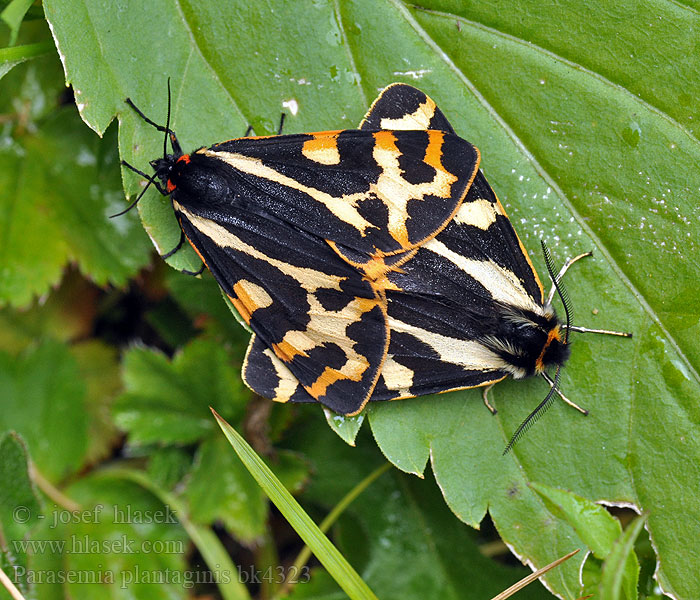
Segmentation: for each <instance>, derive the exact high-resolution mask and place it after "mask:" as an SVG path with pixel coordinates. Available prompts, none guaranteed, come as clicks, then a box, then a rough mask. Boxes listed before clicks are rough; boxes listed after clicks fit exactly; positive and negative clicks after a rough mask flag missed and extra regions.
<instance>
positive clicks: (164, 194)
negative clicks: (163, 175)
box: [121, 160, 168, 196]
mask: <svg viewBox="0 0 700 600" xmlns="http://www.w3.org/2000/svg"><path fill="white" fill-rule="evenodd" d="M121 162H122V165H123V166H125V167H126V168H127V169H129V170H130V171H133V172H134V173H137V174H138V175H141V177H143V178H144V179H147V180H148V181H150V182H151V183H152V184H153V185H154V186H155V188H156V189H157V190H158V192H160V194H161V195H162V196H167V195H168V192H166V191H165V190H164V189H163V188H162V187H161V185H160V183H158V182H157V181H156V180H155V179H154V175H146V173H144V172H143V171H141V170H140V169H137V168H136V167H134V166H133V165H130V164H129V163H128V162H126V161H125V160H123V161H121Z"/></svg>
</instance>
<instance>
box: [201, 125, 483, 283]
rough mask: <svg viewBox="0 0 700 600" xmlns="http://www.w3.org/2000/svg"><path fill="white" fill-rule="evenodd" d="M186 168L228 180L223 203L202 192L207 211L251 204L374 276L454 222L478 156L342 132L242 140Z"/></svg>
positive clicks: (441, 141) (393, 137)
mask: <svg viewBox="0 0 700 600" xmlns="http://www.w3.org/2000/svg"><path fill="white" fill-rule="evenodd" d="M189 160H190V161H191V162H193V163H196V166H197V167H198V168H200V169H203V170H205V169H209V170H211V171H216V172H218V173H221V175H222V179H224V180H225V185H224V186H223V187H224V189H225V190H228V194H227V195H226V197H222V196H223V195H222V194H221V190H219V189H217V190H207V194H206V196H205V197H212V198H213V199H214V201H215V202H214V204H216V206H215V207H211V210H213V211H216V210H217V209H220V208H223V207H226V206H228V205H229V204H230V203H232V202H244V203H248V204H251V205H255V206H256V207H257V209H258V210H260V211H263V212H265V213H266V214H268V215H270V216H271V218H274V219H279V220H281V221H284V222H285V223H287V224H288V225H289V226H290V227H291V228H296V229H300V230H302V231H305V232H307V233H310V234H312V235H314V236H318V237H320V238H323V239H325V240H327V241H328V243H329V244H330V245H331V247H333V249H334V250H335V251H336V252H337V253H338V254H340V255H341V256H342V257H343V258H344V259H345V260H346V261H348V262H350V263H351V264H353V265H354V266H356V267H358V268H360V269H362V270H363V271H365V274H366V275H367V276H368V277H369V278H376V277H378V276H381V274H382V273H383V272H384V271H385V270H386V268H385V267H384V266H383V265H384V260H385V258H386V257H391V256H393V255H395V254H397V253H403V252H405V251H407V250H410V249H412V248H415V247H417V246H419V245H420V244H422V243H424V242H425V241H426V240H427V239H429V238H431V237H433V236H434V235H435V234H436V233H437V232H438V231H439V230H440V229H442V228H443V227H444V226H445V224H446V223H447V222H449V220H450V219H451V218H452V217H453V216H454V214H455V212H456V211H457V209H458V208H459V206H460V204H461V202H462V200H463V198H464V196H465V195H466V192H467V190H468V188H469V186H470V185H471V182H472V179H473V178H474V176H475V174H476V171H477V168H478V163H479V154H478V151H477V150H476V149H475V148H474V147H473V146H472V145H471V144H469V143H468V142H465V141H464V140H462V139H461V138H459V137H457V136H456V135H453V134H450V133H447V132H442V131H435V132H433V131H430V132H428V131H399V132H392V131H373V132H370V131H358V130H347V131H335V132H322V133H315V134H300V135H285V136H272V137H268V138H240V139H236V140H231V141H228V142H223V143H221V144H216V145H214V146H212V147H211V148H201V149H199V150H197V151H196V152H194V153H192V154H191V155H189ZM222 167H223V168H222ZM214 218H218V215H215V216H214ZM387 260H388V261H389V263H390V264H391V263H392V262H393V261H391V259H390V258H388V259H387Z"/></svg>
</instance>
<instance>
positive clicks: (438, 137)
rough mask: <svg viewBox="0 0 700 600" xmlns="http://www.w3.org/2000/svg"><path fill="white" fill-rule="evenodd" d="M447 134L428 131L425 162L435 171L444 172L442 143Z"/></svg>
mask: <svg viewBox="0 0 700 600" xmlns="http://www.w3.org/2000/svg"><path fill="white" fill-rule="evenodd" d="M444 139H445V134H444V132H442V131H428V147H427V148H426V149H425V158H424V160H425V162H426V163H427V164H429V165H430V166H431V167H433V168H434V169H439V170H440V171H444V170H445V167H443V166H442V143H443V141H444Z"/></svg>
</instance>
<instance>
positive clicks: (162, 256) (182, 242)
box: [161, 229, 185, 260]
mask: <svg viewBox="0 0 700 600" xmlns="http://www.w3.org/2000/svg"><path fill="white" fill-rule="evenodd" d="M184 243H185V232H184V231H182V229H181V230H180V241H179V242H178V243H177V246H175V247H174V248H173V249H172V250H171V251H170V252H166V253H165V254H162V255H161V258H162V259H163V260H165V259H166V258H170V257H171V256H172V255H173V254H175V253H176V252H177V251H178V250H179V249H180V248H182V244H184Z"/></svg>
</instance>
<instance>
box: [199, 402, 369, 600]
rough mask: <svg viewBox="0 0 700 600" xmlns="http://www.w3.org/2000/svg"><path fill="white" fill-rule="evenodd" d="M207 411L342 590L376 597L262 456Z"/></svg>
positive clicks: (356, 597) (359, 599) (356, 598)
mask: <svg viewBox="0 0 700 600" xmlns="http://www.w3.org/2000/svg"><path fill="white" fill-rule="evenodd" d="M211 411H212V413H213V414H214V417H215V418H216V420H217V421H218V423H219V427H221V430H222V431H223V432H224V435H225V436H226V438H227V439H228V441H229V443H230V444H231V446H233V449H234V450H235V451H236V454H238V457H239V458H240V459H241V461H243V464H244V465H245V466H246V468H247V469H248V470H249V471H250V473H251V475H252V476H253V477H254V478H255V480H256V481H257V482H258V484H259V485H260V487H261V488H262V489H263V491H264V492H265V493H266V494H267V496H268V497H269V498H270V500H271V501H272V502H273V504H274V505H275V506H276V507H277V508H278V509H279V511H280V512H281V513H282V515H283V516H284V518H285V519H287V521H288V522H289V524H290V525H291V526H292V527H293V528H294V530H295V531H296V532H297V533H298V534H299V536H300V537H301V539H302V540H304V543H305V544H306V545H307V546H309V548H311V551H312V552H313V553H314V554H315V555H316V558H318V560H319V561H320V562H321V564H322V565H323V566H324V567H325V568H326V570H327V571H328V573H329V574H330V576H331V577H333V579H335V581H336V582H337V584H338V585H339V586H340V587H341V588H342V589H343V591H344V592H345V593H346V594H347V595H348V596H349V597H350V598H352V600H377V597H376V596H375V595H374V593H373V592H372V590H370V589H369V586H368V585H367V584H366V583H365V582H364V581H362V578H361V577H360V576H359V575H358V574H357V572H356V571H355V569H353V568H352V566H350V563H348V561H347V560H345V558H344V557H343V555H342V554H340V552H338V549H337V548H336V547H335V546H334V545H333V544H332V543H331V541H330V540H329V539H328V538H327V537H326V536H325V534H324V533H323V532H322V531H321V530H320V529H319V528H318V526H317V525H316V523H314V522H313V520H312V519H311V517H309V515H307V514H306V512H304V509H303V508H302V507H301V506H300V505H299V503H298V502H297V501H296V500H295V499H294V498H293V497H292V495H291V494H290V493H289V492H288V491H287V489H286V488H285V487H284V486H283V485H282V484H281V483H280V481H279V479H277V477H275V475H274V473H273V472H272V471H271V470H270V469H269V467H268V466H267V465H266V464H265V463H264V462H263V460H262V459H261V458H260V457H259V456H258V455H257V454H256V453H255V451H254V450H253V449H252V448H251V447H250V446H249V445H248V443H247V442H246V441H245V440H244V439H243V438H242V437H241V435H240V434H239V433H238V432H237V431H236V430H235V429H233V427H231V426H230V425H229V424H228V423H227V422H226V421H225V420H224V419H222V418H221V417H220V416H219V415H218V414H217V412H216V411H215V410H214V409H213V408H212V409H211Z"/></svg>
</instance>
